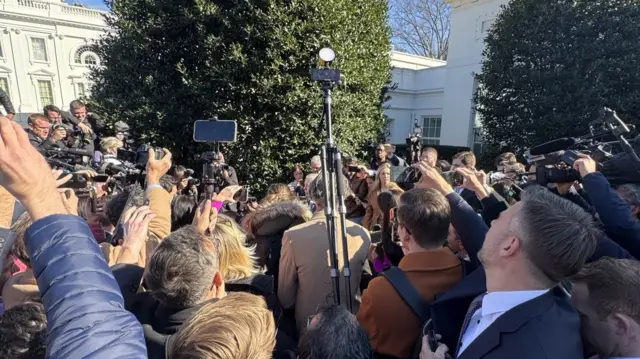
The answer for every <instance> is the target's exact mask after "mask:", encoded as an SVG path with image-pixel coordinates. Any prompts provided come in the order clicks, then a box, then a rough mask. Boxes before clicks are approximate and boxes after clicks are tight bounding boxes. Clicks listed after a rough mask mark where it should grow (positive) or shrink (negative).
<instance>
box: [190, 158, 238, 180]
mask: <svg viewBox="0 0 640 359" xmlns="http://www.w3.org/2000/svg"><path fill="white" fill-rule="evenodd" d="M194 157H195V159H196V160H200V161H203V162H204V165H203V166H202V183H204V184H205V186H206V185H213V186H215V187H218V188H221V187H223V186H224V183H225V181H224V171H229V165H227V164H225V163H222V162H221V158H220V155H219V154H218V152H203V153H202V154H197V155H195V156H194ZM192 180H197V179H193V178H192Z"/></svg>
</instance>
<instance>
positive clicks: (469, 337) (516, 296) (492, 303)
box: [458, 289, 549, 356]
mask: <svg viewBox="0 0 640 359" xmlns="http://www.w3.org/2000/svg"><path fill="white" fill-rule="evenodd" d="M548 291H549V290H548V289H546V290H523V291H512V292H493V293H489V294H487V295H485V296H484V298H482V307H481V308H480V309H478V310H477V311H476V312H475V313H473V316H471V320H470V321H469V326H468V327H467V330H466V331H465V332H464V334H463V335H462V341H461V343H460V350H458V356H460V354H461V353H462V352H463V351H464V350H465V349H467V348H468V347H469V344H471V343H472V342H473V341H474V340H475V339H476V338H477V337H478V336H480V334H482V332H484V331H485V330H486V329H487V328H488V327H489V326H490V325H491V324H493V322H495V321H496V319H498V318H499V317H500V316H501V315H502V314H504V313H506V312H507V311H509V310H511V309H513V308H515V307H517V306H518V305H520V304H522V303H524V302H528V301H530V300H532V299H535V298H537V297H539V296H541V295H543V294H545V293H546V292H548Z"/></svg>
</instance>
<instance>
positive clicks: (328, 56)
mask: <svg viewBox="0 0 640 359" xmlns="http://www.w3.org/2000/svg"><path fill="white" fill-rule="evenodd" d="M319 55H320V60H321V62H320V65H322V66H326V65H327V64H328V63H330V62H333V60H335V58H336V53H335V52H334V51H333V50H332V49H330V48H328V47H325V48H323V49H321V50H320V53H319Z"/></svg>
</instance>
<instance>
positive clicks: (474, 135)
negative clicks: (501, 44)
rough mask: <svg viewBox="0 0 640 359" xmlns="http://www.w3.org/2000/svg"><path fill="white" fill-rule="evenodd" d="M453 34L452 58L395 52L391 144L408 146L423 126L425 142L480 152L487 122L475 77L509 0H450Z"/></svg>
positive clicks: (450, 37)
mask: <svg viewBox="0 0 640 359" xmlns="http://www.w3.org/2000/svg"><path fill="white" fill-rule="evenodd" d="M448 2H449V3H450V4H451V7H452V11H451V33H450V36H449V54H448V58H447V61H446V62H442V61H438V60H432V59H426V58H423V57H418V56H412V55H408V54H402V53H397V52H394V53H393V54H392V66H393V67H394V69H393V82H394V83H395V84H396V86H397V88H396V89H395V90H394V91H392V92H391V94H390V95H391V100H390V101H389V102H388V103H387V110H386V111H385V113H386V115H387V116H388V117H389V118H390V119H391V136H390V139H389V140H390V142H391V143H393V144H404V143H405V138H406V137H407V135H408V134H409V133H411V132H413V130H414V123H415V122H417V123H418V125H419V126H421V127H422V137H423V143H424V144H425V145H428V144H431V145H451V146H466V147H469V148H472V149H474V151H476V152H479V151H480V149H481V145H482V144H481V139H480V136H479V132H480V131H479V127H480V126H481V121H480V119H479V118H477V116H476V114H475V111H474V110H473V107H474V106H473V95H474V93H475V90H476V88H477V83H476V82H475V80H474V75H475V74H476V73H479V72H480V71H481V69H482V65H481V61H482V51H483V50H484V38H485V36H486V34H487V32H488V30H489V29H490V27H491V25H492V24H493V21H494V19H495V17H496V16H497V14H498V13H499V11H500V6H501V5H504V4H507V3H508V2H509V1H508V0H448Z"/></svg>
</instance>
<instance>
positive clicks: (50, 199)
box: [0, 117, 67, 222]
mask: <svg viewBox="0 0 640 359" xmlns="http://www.w3.org/2000/svg"><path fill="white" fill-rule="evenodd" d="M50 173H51V169H50V168H49V165H48V164H47V162H46V161H45V159H44V157H42V155H41V154H40V153H38V151H36V149H35V148H34V147H33V145H31V143H30V142H29V138H28V137H27V133H26V132H24V130H23V129H22V128H21V127H20V125H19V124H17V123H15V122H13V121H10V120H9V119H8V118H6V117H0V185H1V186H3V187H4V188H6V189H7V191H9V193H11V194H12V195H13V196H14V197H15V198H17V199H18V200H19V201H20V202H21V203H22V204H23V205H24V207H25V208H26V209H27V211H28V212H29V214H30V215H31V218H32V219H33V221H34V222H35V221H37V220H39V219H41V218H44V217H47V216H49V215H52V214H66V213H67V210H66V208H65V206H64V204H63V203H62V198H60V195H59V194H58V191H57V190H56V187H57V186H56V181H55V179H54V178H53V177H52V176H51V175H50Z"/></svg>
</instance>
